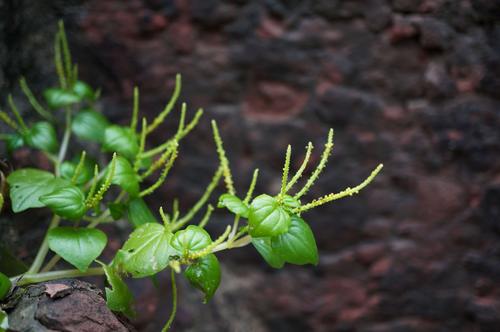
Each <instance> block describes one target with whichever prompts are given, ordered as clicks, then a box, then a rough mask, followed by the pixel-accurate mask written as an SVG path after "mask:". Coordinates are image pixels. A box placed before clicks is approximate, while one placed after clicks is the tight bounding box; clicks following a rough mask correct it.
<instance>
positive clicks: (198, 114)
mask: <svg viewBox="0 0 500 332" xmlns="http://www.w3.org/2000/svg"><path fill="white" fill-rule="evenodd" d="M202 115H203V108H199V109H198V110H197V111H196V113H195V115H194V117H193V119H192V120H191V122H189V123H188V125H187V126H186V127H185V128H184V130H183V131H182V133H181V134H180V136H179V139H181V138H184V137H185V136H186V135H187V134H189V132H190V131H191V130H193V129H194V127H196V125H197V124H198V122H199V121H200V118H201V117H202Z"/></svg>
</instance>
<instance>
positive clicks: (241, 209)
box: [217, 194, 248, 218]
mask: <svg viewBox="0 0 500 332" xmlns="http://www.w3.org/2000/svg"><path fill="white" fill-rule="evenodd" d="M217 206H218V207H219V208H222V207H225V208H227V209H228V210H229V211H231V212H232V213H234V214H237V215H240V216H242V217H243V218H248V206H247V205H246V204H245V203H243V201H242V200H241V199H239V198H238V197H236V196H235V195H231V194H222V195H221V196H220V197H219V204H218V205H217Z"/></svg>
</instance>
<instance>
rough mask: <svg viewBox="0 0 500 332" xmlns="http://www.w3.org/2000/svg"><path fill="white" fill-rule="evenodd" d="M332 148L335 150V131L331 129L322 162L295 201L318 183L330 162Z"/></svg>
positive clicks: (296, 195)
mask: <svg viewBox="0 0 500 332" xmlns="http://www.w3.org/2000/svg"><path fill="white" fill-rule="evenodd" d="M332 148H333V129H330V130H329V131H328V139H327V140H326V143H325V149H324V150H323V154H322V155H321V160H320V161H319V164H318V166H317V167H316V169H315V170H314V172H313V173H312V174H311V176H310V177H309V179H308V180H307V182H306V184H305V185H304V187H303V188H302V189H301V190H300V191H299V192H298V193H297V194H295V196H294V198H295V199H299V198H300V197H302V196H304V195H305V194H306V193H307V192H308V191H309V189H311V187H312V185H313V184H314V181H316V179H317V178H318V177H319V175H320V174H321V172H322V171H323V169H324V168H325V166H326V163H327V162H328V157H329V156H330V153H331V152H332Z"/></svg>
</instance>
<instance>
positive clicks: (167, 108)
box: [147, 74, 181, 134]
mask: <svg viewBox="0 0 500 332" xmlns="http://www.w3.org/2000/svg"><path fill="white" fill-rule="evenodd" d="M180 93H181V74H177V75H176V76H175V88H174V92H173V94H172V97H171V98H170V100H169V102H168V103H167V106H165V109H164V110H163V111H162V112H161V113H160V114H158V116H157V117H156V118H155V119H154V121H153V123H152V124H151V125H150V126H149V127H148V131H147V132H148V134H149V133H150V132H152V131H153V130H155V129H156V128H158V126H159V125H161V124H162V123H163V121H164V120H165V118H166V117H167V115H168V114H169V113H170V112H171V111H172V109H173V108H174V105H175V103H176V102H177V98H179V94H180Z"/></svg>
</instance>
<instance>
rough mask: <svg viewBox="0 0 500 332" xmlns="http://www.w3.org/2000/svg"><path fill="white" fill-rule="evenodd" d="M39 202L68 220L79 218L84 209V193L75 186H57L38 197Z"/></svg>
mask: <svg viewBox="0 0 500 332" xmlns="http://www.w3.org/2000/svg"><path fill="white" fill-rule="evenodd" d="M40 202H42V203H43V204H45V205H46V206H47V207H49V208H50V209H51V210H52V212H54V213H55V214H57V215H58V216H61V217H63V218H67V219H70V220H79V219H80V218H81V217H82V216H83V215H84V214H85V211H86V206H85V195H84V193H83V192H82V190H81V189H80V188H78V187H77V186H68V187H65V188H58V189H56V190H55V191H53V192H52V193H50V194H47V195H43V196H41V197H40Z"/></svg>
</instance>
